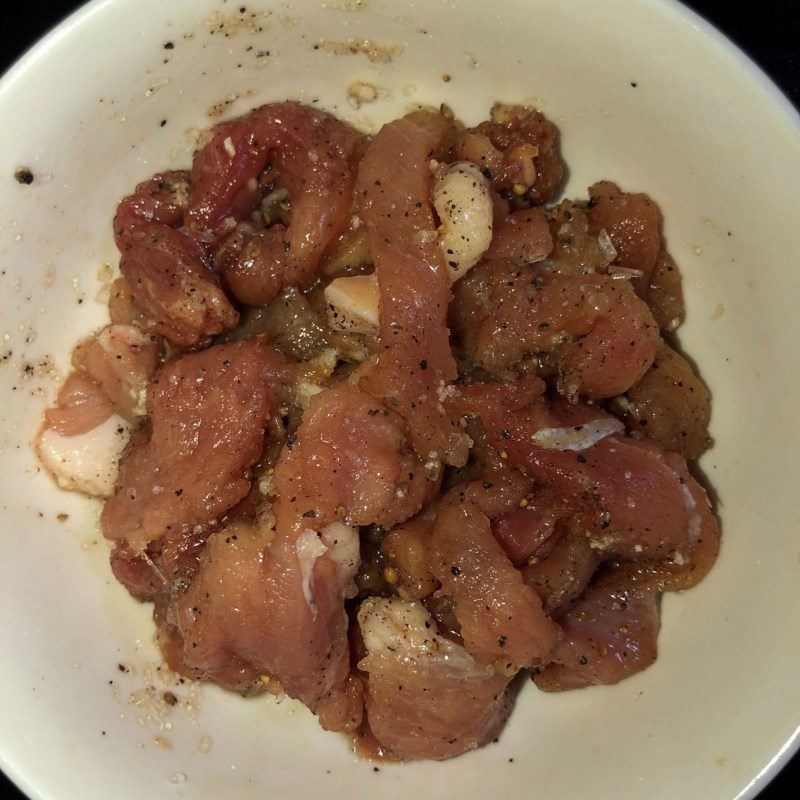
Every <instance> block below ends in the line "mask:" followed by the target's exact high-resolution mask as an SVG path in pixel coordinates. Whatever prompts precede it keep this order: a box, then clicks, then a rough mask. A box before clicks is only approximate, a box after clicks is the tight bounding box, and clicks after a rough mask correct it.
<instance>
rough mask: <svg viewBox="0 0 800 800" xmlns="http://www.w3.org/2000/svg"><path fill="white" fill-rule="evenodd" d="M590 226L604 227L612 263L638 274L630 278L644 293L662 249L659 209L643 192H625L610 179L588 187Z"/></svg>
mask: <svg viewBox="0 0 800 800" xmlns="http://www.w3.org/2000/svg"><path fill="white" fill-rule="evenodd" d="M588 216H589V229H590V231H591V232H592V233H593V234H600V231H605V232H606V234H607V235H608V238H609V239H610V240H611V244H612V245H613V247H614V249H615V250H616V258H615V259H614V264H615V265H616V266H619V267H622V268H623V269H626V270H634V271H636V272H638V273H640V274H638V275H636V276H635V277H633V279H632V281H631V282H632V283H633V286H634V288H635V289H636V292H637V294H638V295H639V296H640V297H646V296H647V290H648V287H649V286H650V278H651V276H652V274H653V269H654V268H655V265H656V259H657V257H658V253H659V251H660V250H661V211H660V210H659V208H658V206H657V205H656V204H655V203H654V202H653V201H652V200H651V199H650V198H649V197H648V196H647V195H646V194H628V193H627V192H623V191H621V190H620V188H619V186H617V185H616V184H615V183H611V182H610V181H601V182H600V183H596V184H594V186H590V187H589V212H588Z"/></svg>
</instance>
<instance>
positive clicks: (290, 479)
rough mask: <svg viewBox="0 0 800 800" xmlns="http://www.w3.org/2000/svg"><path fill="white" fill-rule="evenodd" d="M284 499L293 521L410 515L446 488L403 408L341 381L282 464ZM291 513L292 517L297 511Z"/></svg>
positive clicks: (324, 396)
mask: <svg viewBox="0 0 800 800" xmlns="http://www.w3.org/2000/svg"><path fill="white" fill-rule="evenodd" d="M274 485H275V487H276V489H277V490H278V491H279V494H280V500H279V505H278V507H279V508H280V509H281V511H282V512H283V513H285V514H286V519H287V520H289V521H290V522H291V524H292V525H304V526H307V525H308V520H309V519H311V520H312V521H313V523H314V524H315V525H316V526H323V525H326V524H328V523H330V522H335V521H345V522H346V523H347V524H348V525H371V524H377V525H381V526H383V527H384V528H391V527H393V526H394V525H396V524H398V523H400V522H403V521H405V520H406V519H408V518H409V517H411V516H413V515H414V514H415V513H416V512H417V511H419V510H420V508H422V505H423V503H424V502H425V501H426V500H427V499H428V498H429V497H430V495H431V494H432V493H433V492H434V491H436V489H438V472H437V471H431V470H429V469H426V467H425V465H424V464H423V462H422V461H421V459H420V458H419V457H418V456H417V455H416V453H414V451H413V450H412V448H411V445H410V442H409V437H408V434H407V433H406V431H405V426H404V424H403V422H402V420H401V419H400V418H399V416H398V415H397V414H395V413H393V412H392V411H390V410H389V409H387V408H386V406H384V405H383V404H381V403H379V402H378V401H376V400H375V399H373V398H372V397H370V396H369V395H368V394H366V393H365V392H362V391H361V390H360V389H357V388H355V387H353V386H350V385H349V384H347V383H341V384H339V385H337V386H335V387H333V388H331V389H327V390H326V391H324V392H321V393H319V394H318V395H315V396H314V397H313V398H312V400H311V403H310V404H309V407H308V409H307V410H306V412H305V414H304V416H303V422H302V425H301V426H300V428H299V429H298V431H297V434H296V438H294V439H292V440H290V441H289V443H288V444H287V447H286V449H285V450H284V451H283V453H282V455H281V458H280V461H279V462H278V465H277V466H276V470H275V484H274ZM290 518H291V519H290Z"/></svg>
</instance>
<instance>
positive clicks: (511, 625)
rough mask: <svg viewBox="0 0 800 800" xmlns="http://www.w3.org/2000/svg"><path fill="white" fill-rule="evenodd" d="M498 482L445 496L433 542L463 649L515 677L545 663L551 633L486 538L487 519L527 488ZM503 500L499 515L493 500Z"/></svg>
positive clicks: (537, 604) (435, 565)
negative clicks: (531, 667) (518, 670)
mask: <svg viewBox="0 0 800 800" xmlns="http://www.w3.org/2000/svg"><path fill="white" fill-rule="evenodd" d="M501 482H502V478H499V477H498V478H493V479H492V481H487V482H485V483H488V484H489V488H488V489H487V488H485V485H484V483H482V482H476V483H471V484H462V485H460V486H456V487H454V488H453V489H451V490H450V491H449V492H448V494H447V495H446V496H445V498H444V499H443V501H442V502H441V505H440V507H439V510H438V513H437V515H436V521H435V523H434V527H433V534H432V537H431V556H430V558H431V565H432V569H431V571H432V572H433V574H434V576H435V577H436V578H437V579H438V580H439V582H440V583H441V590H440V592H439V593H440V594H442V595H445V596H447V597H450V598H452V600H453V601H454V602H455V615H456V619H457V620H458V623H459V625H460V632H461V637H462V639H463V641H464V647H465V648H466V649H467V651H468V652H469V653H470V654H471V655H472V656H474V657H475V659H476V660H478V661H479V662H480V663H486V662H489V661H493V662H495V663H496V664H497V665H498V668H501V669H505V670H507V671H512V672H515V671H516V670H517V669H519V668H521V667H530V666H532V665H534V664H535V663H538V662H540V661H542V660H544V659H546V658H547V656H548V654H549V652H550V649H551V648H552V646H553V644H554V642H555V639H556V635H557V629H556V628H555V626H554V625H553V624H552V622H551V621H550V620H549V619H548V618H547V617H546V616H545V614H544V612H543V611H542V603H541V600H540V599H539V597H538V595H537V594H536V593H535V592H534V591H533V589H531V587H530V586H528V585H526V584H525V582H524V581H523V579H522V575H521V574H520V572H519V571H518V570H517V569H515V568H514V565H513V564H512V563H511V561H509V559H508V556H507V555H506V554H505V552H504V551H503V549H502V548H501V547H500V544H499V543H498V542H497V540H496V539H495V537H494V536H493V535H492V528H491V517H492V516H499V514H500V513H507V512H508V510H509V508H516V507H518V504H519V502H520V501H521V500H522V499H523V498H524V497H525V496H526V495H527V493H528V491H529V489H530V484H529V483H528V482H527V481H524V480H523V481H515V482H514V484H515V485H511V486H507V487H503V486H501ZM498 495H501V496H502V504H501V505H502V506H503V507H502V510H501V509H500V508H498V503H497V498H498Z"/></svg>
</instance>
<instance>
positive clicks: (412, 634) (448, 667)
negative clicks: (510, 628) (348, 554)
mask: <svg viewBox="0 0 800 800" xmlns="http://www.w3.org/2000/svg"><path fill="white" fill-rule="evenodd" d="M358 623H359V626H360V630H361V634H362V636H363V638H364V643H365V648H366V656H365V657H364V658H362V659H361V660H360V661H359V663H358V666H359V669H361V670H362V671H363V672H364V673H365V676H366V712H367V721H368V723H369V728H370V730H371V732H372V734H373V735H374V737H375V738H376V739H377V741H378V742H379V743H380V745H381V747H382V749H383V750H384V752H385V753H386V754H387V755H388V756H389V757H391V758H394V759H399V760H409V761H410V760H414V759H437V760H441V759H446V758H452V757H453V756H457V755H460V754H461V753H465V752H467V751H468V750H473V749H475V748H476V747H480V746H481V745H484V744H486V743H487V742H490V741H492V740H493V739H494V738H495V737H496V736H497V735H498V733H499V732H500V730H501V728H502V727H503V724H504V723H505V721H506V718H507V716H508V713H509V711H510V710H511V705H512V699H511V697H510V695H509V692H508V685H509V683H510V681H511V676H509V675H507V674H505V673H503V672H502V671H500V670H495V669H493V668H492V667H489V668H485V667H481V666H479V665H478V664H477V663H476V662H475V660H474V659H473V658H472V657H471V656H470V655H469V653H467V651H466V650H464V648H463V647H461V646H460V645H457V644H454V643H453V642H451V641H450V640H448V639H446V638H444V637H442V636H440V635H438V634H437V633H436V624H435V622H434V621H433V619H432V618H431V617H430V615H429V614H428V613H427V611H425V609H424V607H423V606H422V605H421V604H419V603H408V602H405V601H403V600H400V599H399V598H391V599H384V598H377V597H372V598H368V599H367V600H365V601H364V602H363V603H362V605H361V607H360V609H359V612H358Z"/></svg>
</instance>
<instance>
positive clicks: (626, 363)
mask: <svg viewBox="0 0 800 800" xmlns="http://www.w3.org/2000/svg"><path fill="white" fill-rule="evenodd" d="M465 281H467V282H469V283H468V284H467V286H466V287H464V288H463V289H459V291H458V292H457V295H456V302H455V304H454V305H455V309H454V312H453V313H454V315H455V319H456V320H457V323H456V327H457V329H458V330H459V333H460V337H461V342H462V344H463V345H464V346H465V348H466V350H467V352H468V353H469V354H470V355H471V356H472V358H473V359H474V360H475V361H476V362H477V363H478V364H479V365H480V366H481V367H483V368H484V369H486V370H488V371H489V372H492V373H497V374H503V373H504V372H506V371H507V370H509V369H511V368H514V367H515V366H518V365H519V364H520V363H521V362H523V361H524V359H526V358H529V357H530V356H532V355H536V354H550V355H551V356H552V358H553V359H554V362H555V366H556V371H557V374H558V389H559V391H560V392H561V393H562V394H564V395H566V396H567V397H569V398H571V399H575V398H576V397H577V396H578V395H585V396H588V397H592V398H602V397H613V396H614V395H616V394H621V393H622V392H624V391H625V390H627V389H628V388H630V387H631V386H632V385H633V384H634V383H636V381H638V380H639V379H640V378H641V377H642V375H644V373H645V372H647V370H648V369H649V368H650V365H651V364H652V362H653V358H654V356H655V353H656V350H657V349H658V346H659V344H660V341H661V340H660V337H659V333H658V327H657V326H656V324H655V321H654V320H653V317H652V314H651V313H650V311H649V309H648V308H647V306H646V305H645V303H644V302H642V301H641V300H640V299H639V298H638V297H637V296H636V294H635V293H634V291H633V289H632V288H631V286H630V284H629V283H628V282H627V281H618V280H613V279H611V278H608V277H605V276H599V275H586V276H566V275H565V276H558V275H555V276H546V275H544V274H542V273H541V272H540V271H538V270H537V269H536V268H535V267H520V268H518V269H514V270H505V269H498V268H497V266H495V265H494V264H492V262H484V264H482V265H480V266H478V267H476V268H475V269H474V270H473V272H472V274H471V275H469V276H467V278H466V279H465Z"/></svg>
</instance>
